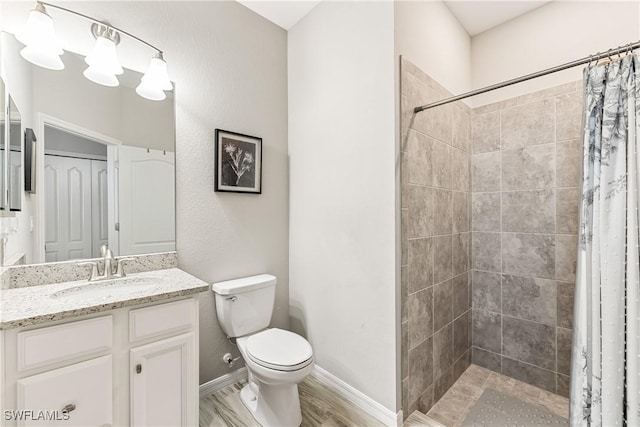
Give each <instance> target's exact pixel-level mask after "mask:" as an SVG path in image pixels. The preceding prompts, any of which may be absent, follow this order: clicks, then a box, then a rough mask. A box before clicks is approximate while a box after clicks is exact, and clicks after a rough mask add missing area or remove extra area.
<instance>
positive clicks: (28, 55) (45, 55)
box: [20, 46, 64, 70]
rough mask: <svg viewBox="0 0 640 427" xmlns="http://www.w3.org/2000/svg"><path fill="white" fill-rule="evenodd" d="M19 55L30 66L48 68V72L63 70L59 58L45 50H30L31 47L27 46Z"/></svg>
mask: <svg viewBox="0 0 640 427" xmlns="http://www.w3.org/2000/svg"><path fill="white" fill-rule="evenodd" d="M20 55H21V56H22V57H23V58H24V59H26V60H27V61H29V62H31V63H32V64H35V65H38V66H39V67H42V68H48V69H49V70H62V69H64V64H63V63H62V60H61V59H60V56H59V55H58V54H56V53H51V52H50V51H47V50H39V49H36V48H32V47H31V46H27V47H25V48H23V49H22V50H21V51H20Z"/></svg>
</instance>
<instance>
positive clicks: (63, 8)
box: [37, 1, 162, 53]
mask: <svg viewBox="0 0 640 427" xmlns="http://www.w3.org/2000/svg"><path fill="white" fill-rule="evenodd" d="M37 3H39V4H42V5H44V6H46V7H51V8H54V9H59V10H63V11H65V12H68V13H72V14H74V15H77V16H80V17H82V18H84V19H88V20H89V21H91V22H94V23H96V24H99V25H104V26H105V27H108V28H111V29H113V30H116V31H117V32H118V33H121V34H124V35H126V36H129V37H131V38H132V39H134V40H137V41H139V42H140V43H142V44H144V45H146V46H148V47H150V48H151V49H153V50H155V51H156V52H160V53H162V51H161V50H160V49H158V48H157V47H155V46H154V45H152V44H151V43H148V42H146V41H144V40H142V39H141V38H139V37H136V36H134V35H133V34H131V33H128V32H126V31H124V30H121V29H120V28H118V27H114V26H113V25H111V24H107V23H105V22H102V21H99V20H97V19H95V18H92V17H90V16H87V15H85V14H83V13H80V12H76V11H75V10H71V9H67V8H66V7H62V6H56V5H55V4H51V3H47V2H44V1H38V2H37Z"/></svg>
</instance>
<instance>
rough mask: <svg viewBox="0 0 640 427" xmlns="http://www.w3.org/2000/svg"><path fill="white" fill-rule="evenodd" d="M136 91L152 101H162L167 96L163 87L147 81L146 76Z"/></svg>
mask: <svg viewBox="0 0 640 427" xmlns="http://www.w3.org/2000/svg"><path fill="white" fill-rule="evenodd" d="M136 93H137V94H138V95H140V96H141V97H143V98H147V99H149V100H151V101H162V100H164V99H165V98H166V97H167V95H166V94H165V93H164V91H163V90H162V89H160V88H158V87H156V86H154V85H152V84H150V83H148V82H146V81H145V80H144V78H143V80H142V81H141V82H140V84H139V85H138V87H137V88H136Z"/></svg>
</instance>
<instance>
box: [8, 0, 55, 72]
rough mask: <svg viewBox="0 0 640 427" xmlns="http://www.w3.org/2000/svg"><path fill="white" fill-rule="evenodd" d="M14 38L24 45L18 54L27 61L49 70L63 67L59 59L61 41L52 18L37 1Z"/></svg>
mask: <svg viewBox="0 0 640 427" xmlns="http://www.w3.org/2000/svg"><path fill="white" fill-rule="evenodd" d="M16 38H17V39H18V41H19V42H20V43H22V44H24V45H25V47H24V48H23V49H22V50H21V51H20V55H22V57H23V58H24V59H26V60H27V61H29V62H31V63H33V64H36V65H38V66H40V67H43V68H47V69H49V70H62V69H63V68H64V64H63V63H62V60H61V59H60V55H62V54H63V53H64V51H63V50H62V43H60V40H59V39H58V37H57V36H56V33H55V31H54V29H53V19H51V17H50V16H49V15H48V14H47V11H46V9H45V7H44V5H43V4H42V3H37V4H36V8H35V9H33V10H32V11H30V12H29V17H28V18H27V24H26V25H25V26H24V27H23V28H22V31H19V32H18V33H17V34H16Z"/></svg>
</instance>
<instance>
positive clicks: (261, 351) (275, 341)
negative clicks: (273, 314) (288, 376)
mask: <svg viewBox="0 0 640 427" xmlns="http://www.w3.org/2000/svg"><path fill="white" fill-rule="evenodd" d="M247 353H248V354H249V356H250V357H251V359H253V361H254V362H256V363H259V364H261V365H264V366H266V367H273V368H275V369H279V368H286V367H296V368H298V369H299V368H302V367H304V366H299V365H303V364H304V365H307V363H305V362H307V361H309V359H311V357H312V356H313V350H312V349H311V345H310V344H309V342H308V341H307V340H305V339H304V338H302V337H301V336H300V335H297V334H294V333H293V332H289V331H285V330H282V329H278V328H272V329H267V330H266V331H262V332H260V333H257V334H255V335H252V336H250V337H249V339H248V340H247ZM285 370H286V369H285Z"/></svg>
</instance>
